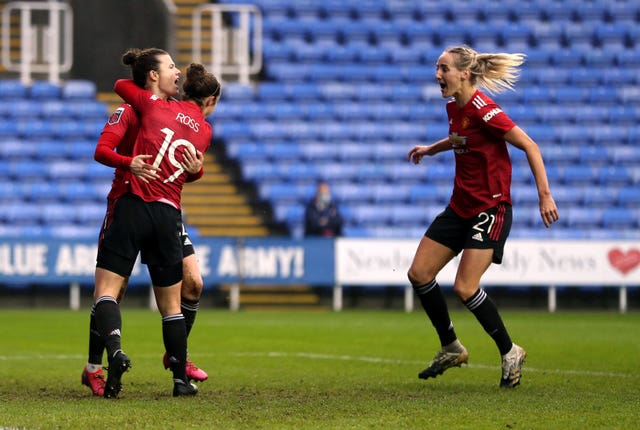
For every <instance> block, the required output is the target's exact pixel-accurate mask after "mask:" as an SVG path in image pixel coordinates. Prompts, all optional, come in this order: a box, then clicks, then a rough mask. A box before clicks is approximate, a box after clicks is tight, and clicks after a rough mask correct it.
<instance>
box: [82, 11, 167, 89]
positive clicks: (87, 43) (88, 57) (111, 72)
mask: <svg viewBox="0 0 640 430" xmlns="http://www.w3.org/2000/svg"><path fill="white" fill-rule="evenodd" d="M70 4H71V6H72V8H73V16H74V44H73V51H74V60H73V68H72V70H71V72H70V78H73V79H89V80H92V81H94V82H96V84H97V86H98V91H112V90H113V83H114V81H115V79H117V78H118V77H123V76H129V73H128V70H127V69H126V68H125V67H124V66H122V65H121V61H120V60H121V58H122V54H123V53H124V52H125V51H126V50H127V49H129V48H148V47H155V48H161V49H165V50H167V51H169V52H172V51H173V39H174V38H173V28H174V26H173V19H174V18H173V17H172V15H171V14H170V13H169V11H167V9H166V5H165V3H164V2H163V1H162V0H135V1H131V0H108V1H104V0H71V1H70Z"/></svg>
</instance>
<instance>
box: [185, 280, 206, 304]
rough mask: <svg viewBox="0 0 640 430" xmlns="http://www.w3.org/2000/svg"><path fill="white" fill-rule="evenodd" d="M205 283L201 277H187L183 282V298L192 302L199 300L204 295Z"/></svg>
mask: <svg viewBox="0 0 640 430" xmlns="http://www.w3.org/2000/svg"><path fill="white" fill-rule="evenodd" d="M203 288H204V282H203V280H202V277H201V276H197V277H193V276H186V277H185V278H184V279H183V280H182V296H183V297H186V298H190V299H192V300H195V299H199V298H200V296H201V295H202V290H203Z"/></svg>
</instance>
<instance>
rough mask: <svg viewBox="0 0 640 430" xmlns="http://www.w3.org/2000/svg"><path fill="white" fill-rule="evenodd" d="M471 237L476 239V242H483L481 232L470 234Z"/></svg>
mask: <svg viewBox="0 0 640 430" xmlns="http://www.w3.org/2000/svg"><path fill="white" fill-rule="evenodd" d="M471 239H473V240H477V241H478V242H484V240H482V234H481V233H480V232H478V233H476V234H474V235H473V236H471Z"/></svg>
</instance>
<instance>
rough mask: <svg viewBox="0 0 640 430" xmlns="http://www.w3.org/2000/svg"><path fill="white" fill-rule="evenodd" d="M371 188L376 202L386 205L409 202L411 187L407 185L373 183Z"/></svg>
mask: <svg viewBox="0 0 640 430" xmlns="http://www.w3.org/2000/svg"><path fill="white" fill-rule="evenodd" d="M372 188H373V197H374V200H375V202H376V203H379V204H382V205H386V204H398V203H409V202H410V193H411V189H410V188H409V187H401V186H400V187H399V186H398V185H397V184H375V185H373V186H372ZM407 206H410V205H407Z"/></svg>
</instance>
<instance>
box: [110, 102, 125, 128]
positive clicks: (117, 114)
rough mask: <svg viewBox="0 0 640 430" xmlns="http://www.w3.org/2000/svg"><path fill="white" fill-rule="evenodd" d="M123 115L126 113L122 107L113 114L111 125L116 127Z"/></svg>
mask: <svg viewBox="0 0 640 430" xmlns="http://www.w3.org/2000/svg"><path fill="white" fill-rule="evenodd" d="M123 113H124V108H123V107H122V106H121V107H119V108H118V109H116V110H115V112H113V113H112V114H111V116H110V117H109V125H115V124H117V123H119V122H120V118H121V117H122V114H123Z"/></svg>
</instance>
